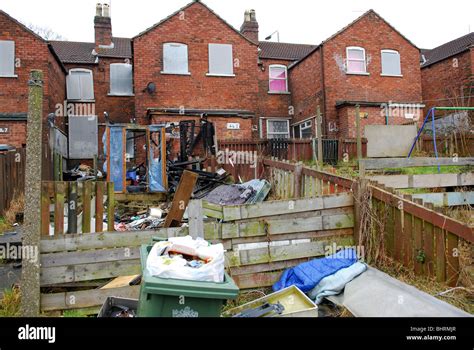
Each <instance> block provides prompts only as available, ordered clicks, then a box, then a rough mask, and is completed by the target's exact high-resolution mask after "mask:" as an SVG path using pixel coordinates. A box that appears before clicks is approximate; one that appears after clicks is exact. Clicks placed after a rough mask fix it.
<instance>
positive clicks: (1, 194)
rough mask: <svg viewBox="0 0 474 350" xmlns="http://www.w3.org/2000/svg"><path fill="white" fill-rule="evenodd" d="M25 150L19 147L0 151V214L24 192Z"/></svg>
mask: <svg viewBox="0 0 474 350" xmlns="http://www.w3.org/2000/svg"><path fill="white" fill-rule="evenodd" d="M25 166H26V150H25V149H24V148H20V149H17V150H13V151H8V152H2V153H0V178H1V179H2V181H1V183H0V215H1V214H3V213H4V212H5V211H6V210H7V209H8V208H9V207H10V202H11V201H12V200H13V199H14V198H15V197H18V196H21V195H23V194H24V192H25Z"/></svg>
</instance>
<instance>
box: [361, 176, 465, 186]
mask: <svg viewBox="0 0 474 350" xmlns="http://www.w3.org/2000/svg"><path fill="white" fill-rule="evenodd" d="M367 178H369V179H370V180H373V181H377V182H379V183H381V184H383V185H385V186H387V187H392V188H436V187H459V186H472V185H474V173H463V174H427V175H377V176H368V177H367Z"/></svg>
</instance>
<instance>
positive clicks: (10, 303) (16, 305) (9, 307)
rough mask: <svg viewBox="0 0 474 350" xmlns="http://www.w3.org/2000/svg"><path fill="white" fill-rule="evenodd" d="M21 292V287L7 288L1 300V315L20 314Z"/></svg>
mask: <svg viewBox="0 0 474 350" xmlns="http://www.w3.org/2000/svg"><path fill="white" fill-rule="evenodd" d="M20 303H21V294H20V288H18V287H13V289H9V290H5V291H4V294H3V299H1V300H0V317H19V316H20Z"/></svg>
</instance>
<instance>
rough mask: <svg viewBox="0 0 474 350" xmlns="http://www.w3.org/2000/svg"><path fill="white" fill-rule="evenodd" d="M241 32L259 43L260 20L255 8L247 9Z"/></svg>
mask: <svg viewBox="0 0 474 350" xmlns="http://www.w3.org/2000/svg"><path fill="white" fill-rule="evenodd" d="M240 32H241V33H242V34H243V35H244V36H246V37H247V38H248V39H250V40H251V41H253V42H254V43H257V44H258V22H257V14H256V13H255V10H247V11H245V15H244V23H243V24H242V26H241V27H240Z"/></svg>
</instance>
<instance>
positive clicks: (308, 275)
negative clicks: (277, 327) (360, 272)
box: [273, 249, 358, 293]
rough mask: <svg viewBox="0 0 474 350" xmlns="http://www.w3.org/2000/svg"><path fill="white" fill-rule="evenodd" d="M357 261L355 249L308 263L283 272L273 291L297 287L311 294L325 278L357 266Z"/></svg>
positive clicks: (345, 250)
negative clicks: (353, 265)
mask: <svg viewBox="0 0 474 350" xmlns="http://www.w3.org/2000/svg"><path fill="white" fill-rule="evenodd" d="M357 260H358V258H357V253H356V251H355V250H354V249H344V250H341V251H339V252H337V253H336V254H333V255H331V256H328V257H326V258H321V259H315V260H311V261H308V262H306V263H303V264H300V265H298V266H296V267H293V268H291V269H288V270H286V271H285V272H283V274H282V275H281V277H280V280H279V281H278V282H277V283H275V284H274V285H273V290H274V291H275V292H276V291H279V290H281V289H284V288H286V287H289V286H292V285H295V286H296V287H298V288H299V289H301V290H302V291H303V292H304V293H306V292H309V291H310V290H312V289H313V288H314V287H315V286H316V285H317V284H318V283H319V282H320V281H321V280H322V279H323V278H324V277H326V276H329V275H332V274H334V273H336V272H337V271H339V270H340V269H343V268H346V267H349V266H351V265H352V264H355V263H356V262H357Z"/></svg>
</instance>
